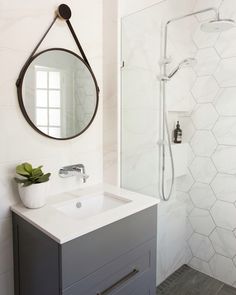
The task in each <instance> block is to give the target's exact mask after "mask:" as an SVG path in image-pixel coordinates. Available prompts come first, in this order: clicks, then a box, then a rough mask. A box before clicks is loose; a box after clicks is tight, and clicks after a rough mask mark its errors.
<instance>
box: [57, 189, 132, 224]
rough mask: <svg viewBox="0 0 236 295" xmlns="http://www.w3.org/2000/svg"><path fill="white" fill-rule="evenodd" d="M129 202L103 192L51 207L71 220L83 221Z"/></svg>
mask: <svg viewBox="0 0 236 295" xmlns="http://www.w3.org/2000/svg"><path fill="white" fill-rule="evenodd" d="M129 202H131V201H130V200H128V199H125V198H122V197H118V196H115V195H113V194H110V193H106V192H103V193H99V194H92V195H87V196H83V197H77V198H74V199H72V200H69V201H65V202H61V203H59V204H56V205H53V207H54V208H55V209H57V210H59V211H60V212H62V213H64V214H66V215H67V216H70V217H72V218H76V219H85V218H88V217H92V216H95V215H98V214H100V213H103V212H105V211H108V210H110V209H114V208H117V207H120V206H122V205H125V204H127V203H129Z"/></svg>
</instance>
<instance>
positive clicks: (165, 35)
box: [164, 7, 220, 74]
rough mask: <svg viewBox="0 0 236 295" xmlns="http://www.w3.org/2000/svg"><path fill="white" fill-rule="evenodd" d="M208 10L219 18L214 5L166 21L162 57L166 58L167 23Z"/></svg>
mask: <svg viewBox="0 0 236 295" xmlns="http://www.w3.org/2000/svg"><path fill="white" fill-rule="evenodd" d="M208 11H214V12H215V15H216V19H219V18H220V17H219V10H218V9H217V8H215V7H209V8H206V9H202V10H198V11H195V12H192V13H189V14H185V15H182V16H180V17H176V18H172V19H170V20H168V21H167V23H166V24H165V29H164V38H165V41H164V59H167V34H168V26H169V24H171V23H172V22H176V21H178V20H181V19H184V18H186V17H190V16H194V15H197V14H201V13H205V12H208ZM164 65H165V63H164ZM164 68H166V67H164ZM164 74H166V73H164Z"/></svg>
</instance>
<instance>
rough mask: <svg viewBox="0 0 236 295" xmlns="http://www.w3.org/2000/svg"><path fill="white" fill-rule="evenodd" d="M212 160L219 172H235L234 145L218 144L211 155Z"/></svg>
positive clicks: (235, 148)
mask: <svg viewBox="0 0 236 295" xmlns="http://www.w3.org/2000/svg"><path fill="white" fill-rule="evenodd" d="M212 160H213V162H214V164H215V166H216V168H217V170H218V171H219V172H222V173H227V174H235V173H236V146H224V145H220V146H218V148H217V149H216V151H215V152H214V154H213V155H212Z"/></svg>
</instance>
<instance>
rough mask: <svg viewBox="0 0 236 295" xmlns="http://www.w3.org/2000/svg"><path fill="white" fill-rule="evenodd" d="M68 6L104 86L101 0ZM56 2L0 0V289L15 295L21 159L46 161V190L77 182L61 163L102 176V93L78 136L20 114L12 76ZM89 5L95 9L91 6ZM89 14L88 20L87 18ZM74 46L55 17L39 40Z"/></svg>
mask: <svg viewBox="0 0 236 295" xmlns="http://www.w3.org/2000/svg"><path fill="white" fill-rule="evenodd" d="M64 3H66V4H68V5H69V6H70V7H71V9H72V19H71V22H72V24H73V26H74V28H75V31H76V33H77V34H78V37H79V39H80V41H81V43H82V45H83V47H84V50H85V52H86V53H87V56H88V59H89V60H90V63H91V65H92V67H93V69H94V72H95V75H96V77H97V79H98V83H99V86H100V88H101V90H102V88H103V87H102V86H103V85H102V74H103V73H102V66H103V65H102V61H103V58H102V56H103V52H102V51H103V46H102V45H103V44H102V39H103V38H102V37H103V36H102V15H103V12H102V0H96V1H94V0H88V1H83V0H65V1H64ZM58 4H60V2H58V1H56V0H42V1H36V0H26V1H23V2H22V1H21V2H20V1H17V0H14V1H5V0H0V7H1V9H0V18H1V21H0V32H1V34H0V60H1V67H0V77H1V82H0V126H1V136H0V294H1V295H13V273H12V269H13V265H12V236H11V219H10V212H9V206H10V205H12V204H14V203H15V202H18V201H19V196H18V193H17V190H16V187H15V184H14V183H13V181H12V178H13V176H14V169H15V166H16V165H17V164H18V163H21V162H22V161H30V162H32V163H33V164H34V165H40V164H42V165H44V167H45V170H46V171H50V172H52V178H51V181H50V192H49V193H50V194H55V193H60V192H63V191H66V190H69V189H73V188H75V187H78V185H79V186H81V185H82V184H80V183H79V181H78V179H66V180H65V179H64V180H63V179H60V178H59V177H58V170H59V168H60V167H61V166H63V165H68V164H75V163H83V164H85V166H86V169H87V173H88V174H89V175H90V178H89V180H88V185H89V184H95V183H98V182H101V181H102V174H103V149H102V146H103V142H102V94H101V100H100V104H99V110H98V114H97V116H96V118H95V121H94V122H93V124H92V125H91V127H90V128H89V129H88V130H87V131H86V132H85V133H84V134H83V135H81V136H80V137H79V138H76V139H73V140H69V141H65V142H63V141H55V140H51V139H47V138H45V137H43V136H41V135H39V134H37V133H36V132H35V131H34V130H33V129H32V128H31V127H30V126H29V125H28V123H27V122H26V121H25V119H24V118H23V116H22V114H21V112H20V109H19V106H18V101H17V95H16V87H15V82H16V79H17V76H18V74H19V71H20V69H21V67H22V66H23V64H24V62H25V61H26V59H27V58H28V56H29V54H30V53H31V51H32V50H33V48H34V47H35V45H36V44H37V42H38V41H39V39H40V38H41V36H42V34H43V33H44V32H45V30H46V29H47V28H48V26H49V24H50V23H51V21H52V19H53V16H54V11H55V9H56V8H57V6H58ZM91 7H93V9H91ZM91 20H92V21H91ZM49 47H66V48H69V49H71V50H73V51H75V52H77V51H78V49H77V48H76V46H75V43H74V41H73V39H72V38H71V36H70V34H69V31H68V28H67V26H66V25H65V24H63V23H61V22H57V23H56V24H55V26H54V27H53V29H52V31H51V32H50V33H49V35H48V36H47V38H46V39H45V41H44V42H43V44H42V46H41V50H42V49H46V48H49Z"/></svg>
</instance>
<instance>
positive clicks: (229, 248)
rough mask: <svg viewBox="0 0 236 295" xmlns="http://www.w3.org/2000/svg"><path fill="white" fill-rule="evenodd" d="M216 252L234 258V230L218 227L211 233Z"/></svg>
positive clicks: (235, 239) (235, 242) (235, 238)
mask: <svg viewBox="0 0 236 295" xmlns="http://www.w3.org/2000/svg"><path fill="white" fill-rule="evenodd" d="M210 240H211V242H212V245H213V247H214V249H215V251H216V253H218V254H221V255H224V256H226V257H228V258H233V257H234V256H235V255H236V247H235V245H236V237H235V235H234V233H233V232H232V231H229V230H226V229H223V228H219V227H217V228H216V229H215V230H214V231H213V232H212V233H211V235H210Z"/></svg>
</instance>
